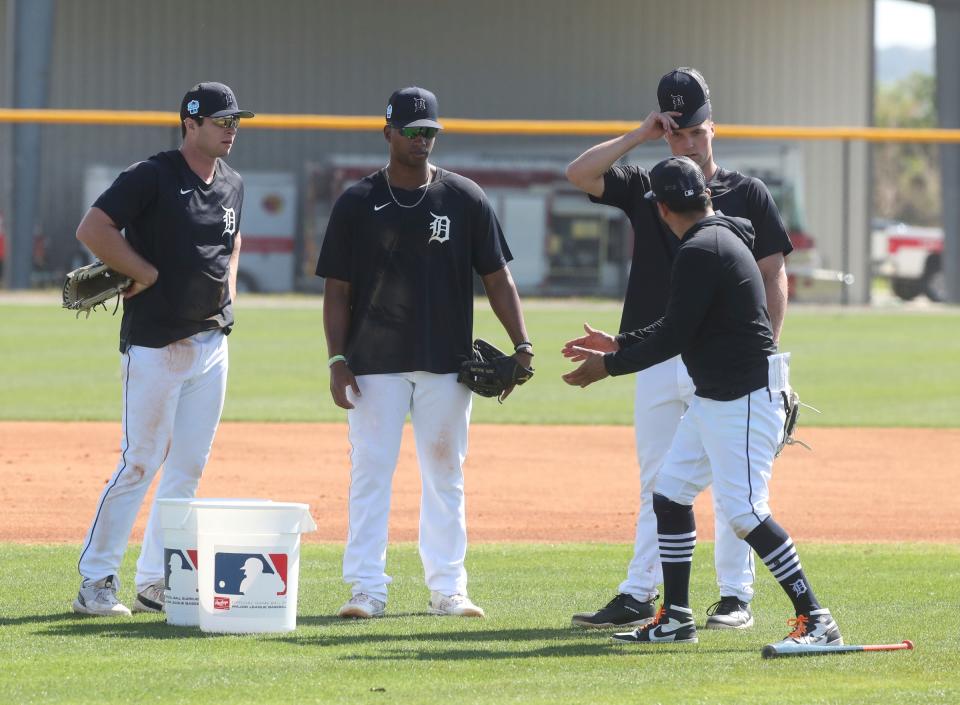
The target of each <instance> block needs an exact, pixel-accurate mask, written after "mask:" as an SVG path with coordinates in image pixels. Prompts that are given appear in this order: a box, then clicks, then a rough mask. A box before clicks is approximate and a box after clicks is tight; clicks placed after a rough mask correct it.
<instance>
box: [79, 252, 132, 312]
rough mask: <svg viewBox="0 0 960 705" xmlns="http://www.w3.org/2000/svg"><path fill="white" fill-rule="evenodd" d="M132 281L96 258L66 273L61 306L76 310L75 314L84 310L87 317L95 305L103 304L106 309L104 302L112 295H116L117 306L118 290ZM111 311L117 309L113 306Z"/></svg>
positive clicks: (118, 301) (121, 289) (118, 299)
mask: <svg viewBox="0 0 960 705" xmlns="http://www.w3.org/2000/svg"><path fill="white" fill-rule="evenodd" d="M132 283H133V280H132V279H131V278H130V277H128V276H126V275H125V274H121V273H120V272H118V271H116V270H113V269H110V267H108V266H107V265H105V264H104V263H103V262H101V261H100V260H97V261H96V262H94V263H93V264H88V265H85V266H83V267H79V268H77V269H74V270H73V271H72V272H69V273H68V274H67V278H66V281H64V282H63V307H64V308H68V309H70V310H71V311H76V312H77V316H79V315H80V313H81V312H84V313H86V314H87V318H89V317H90V311H92V310H93V309H94V307H96V306H103V308H104V310H106V308H107V305H106V303H105V302H106V301H107V300H109V299H111V298H113V297H114V296H116V297H117V307H119V306H120V298H119V297H120V292H122V291H123V290H124V289H126V288H127V287H128V286H130V284H132ZM113 312H114V313H116V312H117V309H116V308H114V309H113Z"/></svg>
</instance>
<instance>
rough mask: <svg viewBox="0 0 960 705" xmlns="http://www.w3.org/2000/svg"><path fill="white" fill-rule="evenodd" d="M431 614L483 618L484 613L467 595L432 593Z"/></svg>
mask: <svg viewBox="0 0 960 705" xmlns="http://www.w3.org/2000/svg"><path fill="white" fill-rule="evenodd" d="M427 611H428V612H429V613H430V614H436V615H441V616H446V617H483V616H484V613H483V610H482V609H481V608H480V607H477V606H476V605H475V604H473V602H471V601H470V598H469V597H467V596H466V595H460V594H456V595H444V594H442V593H439V592H436V591H434V592H431V593H430V609H428V610H427Z"/></svg>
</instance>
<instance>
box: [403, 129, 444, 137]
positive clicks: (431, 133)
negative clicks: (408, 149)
mask: <svg viewBox="0 0 960 705" xmlns="http://www.w3.org/2000/svg"><path fill="white" fill-rule="evenodd" d="M398 129H399V130H400V134H401V135H403V136H404V137H406V138H407V139H408V140H412V139H415V138H417V137H424V138H426V139H428V140H432V139H433V138H434V137H436V136H437V133H438V132H439V131H440V129H439V128H437V127H400V128H398Z"/></svg>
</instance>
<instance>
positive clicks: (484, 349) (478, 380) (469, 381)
mask: <svg viewBox="0 0 960 705" xmlns="http://www.w3.org/2000/svg"><path fill="white" fill-rule="evenodd" d="M531 377H533V368H532V367H524V366H523V365H521V364H520V363H519V362H517V359H516V358H515V357H511V356H510V355H506V354H504V353H503V352H502V351H500V350H498V349H497V348H495V347H494V346H493V345H491V344H490V343H488V342H487V341H486V340H482V339H480V338H477V339H476V340H474V341H473V357H472V358H471V359H469V360H467V361H466V362H464V363H463V364H461V365H460V374H458V375H457V381H458V382H460V383H461V384H464V385H466V386H467V387H469V388H470V389H471V390H473V391H474V392H476V393H477V394H479V395H480V396H483V397H496V398H497V400H498V401H499V402H500V403H501V404H502V403H503V393H504V392H506V391H507V390H508V389H511V388H512V387H513V386H514V385H517V384H523V383H524V382H526V381H527V380H528V379H530V378H531Z"/></svg>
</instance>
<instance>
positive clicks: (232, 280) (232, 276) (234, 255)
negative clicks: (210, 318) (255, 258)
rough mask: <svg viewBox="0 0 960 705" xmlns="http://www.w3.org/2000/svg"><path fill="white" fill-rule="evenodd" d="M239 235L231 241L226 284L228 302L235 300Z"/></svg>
mask: <svg viewBox="0 0 960 705" xmlns="http://www.w3.org/2000/svg"><path fill="white" fill-rule="evenodd" d="M240 240H241V238H240V233H239V232H237V235H236V237H235V238H234V239H233V252H231V253H230V271H229V273H228V274H227V283H228V285H229V286H230V300H231V301H236V300H237V268H238V267H239V266H240Z"/></svg>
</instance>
